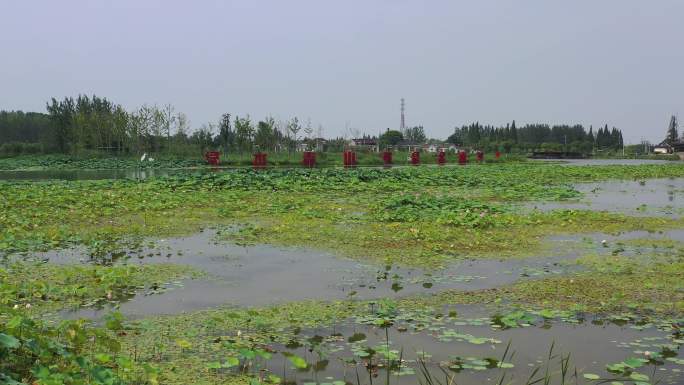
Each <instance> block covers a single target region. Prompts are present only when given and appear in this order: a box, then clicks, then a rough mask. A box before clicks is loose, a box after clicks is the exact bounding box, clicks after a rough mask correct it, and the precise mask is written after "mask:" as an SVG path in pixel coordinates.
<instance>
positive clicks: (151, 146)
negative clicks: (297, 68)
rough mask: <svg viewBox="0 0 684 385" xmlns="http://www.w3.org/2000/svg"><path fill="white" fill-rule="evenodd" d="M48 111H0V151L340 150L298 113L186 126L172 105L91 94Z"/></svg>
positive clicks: (55, 104) (53, 103)
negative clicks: (132, 105) (134, 103)
mask: <svg viewBox="0 0 684 385" xmlns="http://www.w3.org/2000/svg"><path fill="white" fill-rule="evenodd" d="M46 110H47V114H44V113H35V112H27V113H24V112H22V111H1V112H0V154H5V155H7V154H9V155H16V154H21V153H37V152H44V153H63V154H84V153H110V154H114V155H129V154H141V153H144V152H149V153H162V154H163V153H168V154H174V155H192V154H194V155H197V154H201V153H203V152H204V151H206V150H210V149H217V150H218V149H220V150H222V151H225V152H248V151H255V150H265V151H295V150H297V146H305V147H306V148H311V149H319V150H323V149H324V148H323V146H325V148H326V149H332V150H338V149H339V150H341V149H342V148H343V147H344V145H345V141H344V139H343V138H336V139H333V140H325V141H324V140H322V136H323V127H322V126H320V125H319V126H318V127H316V128H314V127H313V125H312V124H311V121H310V120H307V122H305V123H303V122H301V121H300V120H299V119H298V118H297V117H293V118H291V119H289V120H287V121H276V120H275V119H274V118H272V117H267V118H265V119H263V120H259V121H253V120H252V119H251V118H250V117H249V116H237V115H236V116H234V117H232V116H231V114H228V113H226V114H223V115H222V117H221V119H220V120H219V122H218V123H208V124H203V125H202V126H201V127H200V128H199V129H196V130H191V128H190V122H189V120H188V118H187V116H186V115H185V114H183V113H182V112H176V111H175V109H174V107H173V106H171V105H169V104H167V105H164V106H161V107H160V106H157V105H154V106H150V105H143V106H141V107H140V108H137V109H135V110H133V111H126V110H125V109H124V108H123V107H122V106H121V105H119V104H116V103H113V102H112V101H110V100H108V99H107V98H103V97H98V96H96V95H94V96H92V97H90V96H87V95H79V96H78V97H76V98H72V97H65V98H63V99H61V100H57V99H55V98H52V99H51V100H50V102H48V103H47V105H46Z"/></svg>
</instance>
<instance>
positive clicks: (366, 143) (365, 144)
mask: <svg viewBox="0 0 684 385" xmlns="http://www.w3.org/2000/svg"><path fill="white" fill-rule="evenodd" d="M349 147H355V148H365V149H368V150H371V151H379V150H378V148H379V146H378V141H377V139H373V138H354V139H351V140H350V141H349Z"/></svg>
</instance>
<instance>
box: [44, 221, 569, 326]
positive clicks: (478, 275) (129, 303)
mask: <svg viewBox="0 0 684 385" xmlns="http://www.w3.org/2000/svg"><path fill="white" fill-rule="evenodd" d="M215 235H216V233H215V231H209V230H207V231H204V232H201V233H198V234H195V235H192V236H189V237H183V238H173V239H168V240H163V241H158V242H157V243H156V246H154V247H143V248H141V249H139V250H137V251H136V252H135V253H133V256H131V257H129V258H127V259H126V260H125V261H124V263H128V264H158V263H176V264H182V265H188V266H192V267H194V268H196V269H198V270H200V271H203V272H205V273H207V277H202V278H197V279H186V280H183V281H181V282H179V283H174V284H171V285H170V288H171V289H172V290H166V291H162V292H161V293H154V294H149V295H144V294H141V295H136V296H134V297H132V298H130V299H128V300H126V301H124V302H122V303H111V304H110V305H107V306H104V307H102V308H81V309H77V310H75V311H69V312H66V313H64V314H63V315H64V316H65V317H68V318H74V317H87V318H99V317H101V316H102V315H104V314H106V313H107V312H108V311H110V310H111V308H112V307H115V306H118V307H119V310H120V311H121V312H122V313H123V314H125V315H127V316H128V317H131V318H140V317H145V316H150V315H160V314H178V313H183V312H190V311H195V310H200V309H205V308H211V307H216V306H220V305H243V306H263V305H272V304H276V303H285V302H290V301H301V300H309V299H312V300H330V299H346V298H355V299H377V298H396V297H399V296H409V295H414V294H430V293H437V292H440V291H444V290H447V289H457V290H479V289H488V288H494V287H499V286H504V285H508V284H511V283H513V282H515V281H517V280H519V279H521V278H524V277H539V276H543V275H549V274H562V273H564V272H567V271H568V270H571V269H574V268H576V267H572V266H566V264H565V262H567V261H569V260H572V259H574V258H576V257H577V255H576V254H569V255H559V256H554V257H545V258H530V259H501V260H497V259H478V260H464V261H462V262H458V263H455V264H453V265H451V266H449V267H448V268H446V269H443V270H436V271H428V270H423V269H418V268H405V267H397V266H377V265H373V264H366V263H361V262H358V261H355V260H351V259H346V258H339V257H336V256H334V255H332V254H328V253H325V252H320V251H313V250H307V249H300V248H281V247H275V246H268V245H256V246H238V245H235V244H230V243H226V242H220V241H216V240H215ZM86 255H87V254H86V253H85V252H84V250H82V249H68V250H59V251H51V252H47V253H42V254H38V255H36V257H37V258H40V259H45V260H48V261H50V262H52V263H79V262H85V261H87V259H84V256H86ZM117 263H122V262H121V261H119V262H117Z"/></svg>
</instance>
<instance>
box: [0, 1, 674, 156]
mask: <svg viewBox="0 0 684 385" xmlns="http://www.w3.org/2000/svg"><path fill="white" fill-rule="evenodd" d="M683 29H684V1H682V0H655V1H644V0H572V1H567V0H565V1H562V0H529V1H528V0H498V1H494V0H472V1H456V0H443V1H441V0H439V1H438V0H434V1H417V0H416V1H408V0H377V1H372V0H365V1H362V0H345V1H325V0H306V1H300V0H287V1H283V0H280V1H277V0H272V1H259V0H241V1H202V0H197V1H190V0H187V1H171V0H155V1H152V0H149V1H148V0H116V1H95V0H80V1H75V0H73V1H72V0H60V1H53V0H43V1H32V0H0V109H21V110H34V111H44V109H45V102H46V101H47V100H49V98H50V97H52V96H56V97H63V96H67V95H69V96H75V95H77V94H79V93H87V94H92V93H95V94H97V95H100V96H106V97H108V98H110V99H112V100H113V101H115V102H117V103H121V104H122V105H124V106H125V107H126V108H127V109H133V108H135V107H137V106H139V105H141V104H143V103H148V104H155V103H157V104H160V105H161V104H165V103H171V104H173V105H174V106H175V107H176V109H177V110H180V111H183V112H185V113H186V114H187V115H188V116H189V118H190V120H191V122H192V125H193V126H194V127H197V126H199V125H201V124H202V123H206V122H208V121H216V120H218V119H219V117H220V115H221V114H222V113H224V112H230V113H232V114H238V115H245V114H249V115H250V116H252V118H254V119H262V118H263V117H265V116H267V115H272V116H274V117H275V118H276V119H287V118H289V117H291V116H298V117H299V118H300V119H301V120H306V119H307V118H311V120H312V122H313V123H314V124H315V125H317V124H319V123H320V124H322V125H323V127H324V129H325V131H324V133H325V135H326V136H334V135H343V134H345V132H344V131H345V125H346V124H347V122H349V124H350V125H351V126H353V127H355V128H358V129H359V130H360V131H362V132H363V131H365V132H367V133H377V132H378V131H380V130H382V129H384V128H386V127H391V128H397V127H398V126H399V99H400V98H401V97H404V98H406V106H407V110H406V119H407V124H409V125H418V124H422V125H424V126H425V128H426V130H427V131H428V135H429V136H431V137H442V138H443V137H446V136H447V135H449V134H450V133H451V132H452V130H453V127H454V126H455V125H462V124H465V123H469V122H472V121H479V122H481V123H490V124H496V125H498V124H505V123H506V122H509V121H511V120H513V119H515V120H516V123H517V124H518V125H520V124H524V123H527V122H548V123H581V124H584V125H586V126H589V125H590V124H593V125H594V127H597V126H599V125H603V124H606V123H607V124H608V125H609V126H616V127H619V128H621V129H622V130H623V132H624V134H625V139H626V140H627V141H628V142H638V141H639V140H640V139H641V138H642V137H644V138H647V139H650V140H652V141H659V140H661V139H663V137H664V133H665V129H666V126H667V123H668V120H669V116H670V115H671V114H673V113H677V112H680V111H682V110H684V72H683V70H684V44H683V43H684V31H683Z"/></svg>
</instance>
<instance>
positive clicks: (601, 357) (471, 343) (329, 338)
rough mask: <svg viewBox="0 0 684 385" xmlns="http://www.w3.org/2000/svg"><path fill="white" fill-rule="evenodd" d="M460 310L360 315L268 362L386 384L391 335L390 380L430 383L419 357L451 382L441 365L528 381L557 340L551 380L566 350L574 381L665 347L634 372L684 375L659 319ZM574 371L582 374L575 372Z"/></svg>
mask: <svg viewBox="0 0 684 385" xmlns="http://www.w3.org/2000/svg"><path fill="white" fill-rule="evenodd" d="M454 310H457V311H458V314H457V315H454V316H451V315H448V316H447V315H445V316H443V317H440V318H430V317H428V318H423V317H422V316H421V315H420V314H416V315H415V317H408V318H406V317H404V318H402V319H401V320H396V321H395V323H394V324H393V325H392V326H390V327H389V328H388V329H387V334H386V330H385V329H384V328H381V327H377V326H373V325H368V324H365V323H359V322H358V320H357V321H356V322H355V321H351V322H346V323H343V324H338V325H334V326H332V327H328V328H319V329H312V330H304V331H302V332H300V333H298V334H297V335H296V336H295V337H294V338H293V339H292V340H291V341H290V342H289V343H287V344H282V345H275V346H272V348H274V349H275V351H276V352H279V353H281V354H275V355H274V356H273V359H272V360H270V361H268V362H267V363H266V367H267V368H268V369H269V370H270V371H271V372H272V373H274V374H276V375H278V376H281V377H282V378H284V379H285V380H286V383H288V382H289V383H296V384H309V383H311V384H313V383H318V384H321V383H332V382H333V381H344V382H345V383H351V384H372V383H386V376H387V371H386V368H387V355H385V354H384V353H383V351H387V348H386V346H387V339H386V338H387V336H388V337H389V351H390V354H393V355H394V356H395V358H394V360H395V361H398V359H399V357H401V359H402V360H403V362H402V364H401V365H398V364H397V362H395V365H392V366H394V367H393V369H392V370H391V375H390V383H391V384H416V383H418V382H419V379H422V380H423V383H425V381H424V378H422V376H421V374H420V366H421V365H420V363H419V360H423V361H424V362H425V367H426V368H427V369H428V370H429V371H430V373H431V374H432V375H433V376H435V378H436V379H438V380H439V381H441V382H442V383H443V384H446V383H449V381H445V375H444V373H443V372H442V370H441V369H440V368H443V369H444V370H446V372H447V373H449V374H450V375H455V378H454V380H455V381H454V383H458V384H488V383H492V384H495V383H498V380H499V379H500V378H501V376H502V375H504V374H505V376H506V380H505V381H504V383H515V384H524V383H527V382H526V381H527V379H528V378H529V376H530V374H531V373H532V372H533V370H534V368H535V367H537V366H543V365H545V364H546V363H547V362H548V361H549V360H548V357H549V350H550V348H551V346H552V345H553V346H554V350H553V358H552V359H551V360H550V368H551V371H552V373H554V377H555V379H554V380H553V381H552V382H551V383H560V382H559V381H557V380H558V377H559V374H558V371H559V369H560V364H559V361H560V356H559V355H560V354H561V353H562V354H564V355H567V354H568V353H570V365H569V369H570V373H569V375H568V378H567V383H573V384H574V383H576V381H577V382H578V383H589V382H588V381H587V380H585V379H584V377H583V374H585V373H592V374H597V375H599V376H601V377H602V378H617V377H619V376H620V375H617V374H613V373H609V372H607V370H606V365H608V364H616V363H621V362H623V361H625V360H628V359H630V358H636V359H646V358H647V357H649V356H651V355H652V353H654V352H655V353H659V352H663V351H664V352H666V353H665V354H664V355H663V357H662V358H660V359H658V360H657V361H658V362H657V363H656V362H650V363H644V366H643V367H640V368H639V369H634V372H637V373H641V374H644V375H648V376H649V377H650V378H651V379H652V380H660V381H661V382H660V383H664V384H681V383H682V381H684V376H683V374H684V361H678V360H681V357H682V352H681V349H680V345H681V344H682V343H684V341H683V340H682V339H681V338H682V336H681V335H676V334H673V333H670V332H669V331H668V332H665V331H661V330H658V329H657V328H656V327H654V326H653V325H641V326H637V325H635V324H629V323H618V322H615V323H611V322H608V321H599V320H594V319H589V320H573V321H571V322H560V321H552V320H546V321H541V322H536V323H534V322H533V323H532V324H531V325H529V326H526V327H515V328H509V329H501V328H494V327H492V321H491V318H489V317H487V316H483V314H482V312H481V311H480V310H481V308H479V307H474V306H460V307H456V308H454ZM508 342H510V343H511V351H510V352H509V357H508V358H507V359H505V360H504V361H503V362H505V364H503V365H499V362H501V359H502V357H503V356H504V351H505V350H506V347H507V344H508ZM283 352H284V353H285V354H282V353H283ZM513 352H514V354H513V355H512V356H511V354H510V353H513ZM646 352H650V353H649V354H647V353H646ZM287 354H295V355H297V356H299V357H302V358H304V359H305V360H306V362H307V364H308V365H307V367H306V368H301V369H295V368H293V366H292V364H291V363H290V362H289V359H288V358H287ZM504 367H506V368H504ZM575 369H576V370H577V373H578V376H579V378H578V379H577V380H575V379H574V378H571V376H572V375H573V374H574V370H575ZM543 371H544V370H542V371H541V372H542V373H543ZM357 373H358V376H359V377H358V380H357ZM540 374H541V373H540ZM509 381H510V382H509ZM653 382H655V381H653ZM653 382H652V383H653ZM625 383H633V381H626V382H625Z"/></svg>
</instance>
